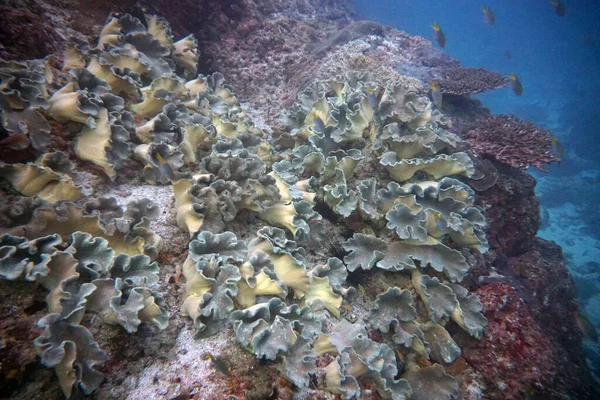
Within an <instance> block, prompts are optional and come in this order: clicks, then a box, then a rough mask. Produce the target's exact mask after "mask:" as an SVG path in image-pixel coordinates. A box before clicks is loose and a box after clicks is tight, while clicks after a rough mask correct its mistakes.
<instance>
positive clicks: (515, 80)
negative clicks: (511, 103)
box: [510, 72, 523, 96]
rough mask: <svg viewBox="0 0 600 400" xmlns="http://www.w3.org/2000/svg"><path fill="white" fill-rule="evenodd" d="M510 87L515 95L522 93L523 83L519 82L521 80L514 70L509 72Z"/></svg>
mask: <svg viewBox="0 0 600 400" xmlns="http://www.w3.org/2000/svg"><path fill="white" fill-rule="evenodd" d="M510 87H511V88H512V90H513V92H515V94H516V95H517V96H520V95H522V94H523V85H522V84H521V81H520V80H519V77H518V76H517V74H515V73H514V72H512V73H511V74H510Z"/></svg>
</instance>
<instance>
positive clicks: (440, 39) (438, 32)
mask: <svg viewBox="0 0 600 400" xmlns="http://www.w3.org/2000/svg"><path fill="white" fill-rule="evenodd" d="M432 28H433V38H434V39H435V42H436V43H437V44H438V46H440V47H441V48H442V49H443V48H444V47H445V46H446V35H444V31H442V28H441V27H440V25H439V24H438V23H437V22H434V23H433V26H432Z"/></svg>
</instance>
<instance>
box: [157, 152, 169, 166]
mask: <svg viewBox="0 0 600 400" xmlns="http://www.w3.org/2000/svg"><path fill="white" fill-rule="evenodd" d="M156 159H157V160H158V162H159V163H161V164H166V163H167V161H166V160H165V159H164V158H163V157H162V156H161V155H160V153H156Z"/></svg>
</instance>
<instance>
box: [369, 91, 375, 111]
mask: <svg viewBox="0 0 600 400" xmlns="http://www.w3.org/2000/svg"><path fill="white" fill-rule="evenodd" d="M367 100H368V101H369V106H371V108H376V107H377V97H375V95H374V94H373V93H367Z"/></svg>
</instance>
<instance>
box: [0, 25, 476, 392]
mask: <svg viewBox="0 0 600 400" xmlns="http://www.w3.org/2000/svg"><path fill="white" fill-rule="evenodd" d="M198 56H199V52H198V50H197V48H196V41H195V39H194V37H193V36H188V37H186V38H183V39H181V40H179V41H174V39H173V35H172V34H171V30H170V28H169V25H168V24H167V22H166V21H165V20H164V19H162V18H160V17H156V16H146V20H145V23H142V22H141V21H140V20H138V19H137V18H134V17H131V16H129V15H114V16H111V17H110V18H109V19H108V21H107V23H106V25H105V26H104V28H103V29H102V32H101V34H100V37H99V41H98V43H97V45H96V46H95V47H93V46H91V45H89V44H88V43H85V42H82V41H80V40H76V39H72V40H70V41H69V43H68V46H67V49H66V51H65V54H64V70H65V71H67V72H68V74H69V75H70V78H69V81H68V83H67V84H66V85H64V86H63V87H61V88H58V89H57V90H55V91H54V93H53V94H52V95H50V94H51V93H52V90H53V89H54V88H55V86H53V84H54V83H53V74H52V70H51V69H50V68H49V67H48V65H47V62H46V61H45V60H39V61H30V62H25V63H17V62H10V61H2V62H1V64H0V71H1V74H0V79H1V81H0V82H1V87H2V92H1V94H0V99H1V114H0V115H1V116H2V122H3V124H2V129H3V131H4V132H5V134H6V135H7V136H11V137H12V136H17V135H19V138H20V140H21V142H22V145H23V146H31V147H32V148H33V149H34V150H36V151H38V152H40V153H41V154H42V155H41V156H40V157H39V158H38V160H37V161H35V162H30V163H27V164H21V163H14V164H2V165H1V166H0V175H2V177H4V178H5V179H6V180H8V181H9V182H10V183H11V184H12V186H13V187H14V190H16V191H18V192H19V193H20V194H21V195H22V196H23V197H21V198H18V199H17V200H14V203H13V204H12V207H13V208H15V209H17V208H18V210H20V211H19V212H18V213H17V212H15V213H14V214H15V215H14V216H10V215H9V217H7V218H8V222H7V223H6V224H5V225H6V226H7V228H5V229H4V228H3V231H4V232H3V233H4V235H3V236H2V237H0V276H1V277H2V278H4V279H9V280H24V281H29V282H37V283H39V284H40V285H41V286H42V287H43V288H45V289H46V290H47V292H48V294H47V307H48V315H47V316H45V317H44V318H43V319H42V320H41V321H40V322H39V325H40V327H43V328H44V332H43V333H42V334H41V336H40V337H38V338H37V339H36V340H35V342H34V345H35V347H36V348H37V350H38V351H39V354H40V355H41V362H42V364H44V365H45V366H48V367H54V368H55V371H56V374H57V376H58V379H59V381H60V384H61V387H62V390H63V392H64V394H65V396H66V397H67V398H68V397H69V396H71V394H72V393H73V392H75V391H81V392H83V393H84V394H90V393H92V392H93V391H94V390H95V389H96V388H98V386H99V385H100V384H101V383H102V380H103V375H102V374H101V373H100V372H99V371H98V366H99V365H100V364H101V363H102V362H104V361H105V360H106V358H107V357H106V355H105V353H104V352H103V351H102V349H100V348H99V346H98V344H97V343H96V342H95V341H94V338H93V337H92V335H91V334H90V332H89V331H88V330H87V329H86V328H85V327H84V326H82V325H81V324H80V323H81V321H82V318H83V316H84V314H86V313H93V314H96V315H98V316H99V317H100V319H101V320H102V321H103V322H104V323H106V324H110V325H120V326H121V327H122V328H123V329H125V330H126V331H127V332H135V331H136V330H137V328H138V326H139V325H140V324H142V323H153V324H155V325H156V326H158V327H159V328H161V329H162V328H165V327H166V326H167V323H168V319H169V315H168V313H167V311H166V308H165V306H164V301H163V297H162V295H161V294H160V293H158V292H157V291H156V290H155V287H156V284H157V281H158V272H159V265H158V264H157V263H156V261H154V260H156V259H157V258H158V255H159V252H160V249H161V245H162V243H161V238H160V237H159V236H158V235H157V234H156V233H154V232H153V231H152V230H151V229H150V221H151V220H152V219H153V218H155V217H156V216H157V215H158V213H159V211H160V210H158V207H157V206H156V205H155V204H153V203H152V202H151V201H150V200H143V201H136V202H132V203H130V204H128V205H127V207H126V209H125V210H123V208H122V207H121V206H120V205H119V204H117V201H116V200H115V198H110V197H98V198H96V197H94V194H93V188H89V187H86V186H85V185H83V184H82V183H81V178H80V177H79V176H78V173H79V172H78V171H76V169H75V167H74V165H73V164H72V163H71V162H70V161H69V157H68V156H67V154H65V153H63V152H53V153H44V151H45V150H46V147H47V146H48V143H47V142H46V140H47V139H46V138H47V137H48V132H49V131H50V129H49V124H48V122H47V121H46V120H45V119H44V117H43V116H42V114H43V115H46V116H47V117H48V118H50V119H52V120H53V121H54V122H55V123H61V124H65V125H68V126H69V127H70V129H74V127H75V128H76V129H77V131H78V133H77V135H76V138H75V140H74V155H76V157H78V158H79V159H81V160H84V161H89V162H91V163H93V164H94V165H96V166H97V167H98V168H99V169H100V170H101V171H102V173H103V174H105V175H106V176H107V177H108V178H109V179H111V180H114V179H115V178H116V177H117V176H118V175H119V173H120V172H121V171H123V170H124V169H125V167H126V165H127V162H128V161H129V160H130V159H131V158H134V159H135V160H137V161H138V162H139V164H138V166H139V169H141V176H142V177H143V179H144V180H145V181H146V182H147V183H149V184H152V185H171V186H172V189H173V196H174V206H175V209H176V220H177V225H178V226H179V228H180V229H181V230H183V231H184V232H186V233H189V237H190V242H189V246H188V248H189V253H188V256H187V259H186V260H185V262H184V263H183V265H182V266H181V269H182V275H183V277H184V279H185V290H186V298H185V300H184V301H183V303H182V305H181V313H182V314H183V315H185V316H187V317H189V319H190V320H191V323H192V324H193V326H194V328H195V331H196V338H197V339H198V340H202V339H203V338H206V337H209V336H211V335H214V334H215V333H216V332H218V331H219V330H221V329H222V328H223V327H225V326H230V327H231V328H232V330H233V334H234V335H235V337H236V339H237V342H239V344H240V346H242V347H243V348H244V349H246V350H247V351H249V352H251V353H253V354H254V355H255V356H256V357H258V358H263V359H266V360H271V361H273V362H279V363H282V364H283V365H284V371H285V376H286V378H287V379H288V380H289V381H291V382H292V383H293V384H294V385H295V386H296V387H297V389H298V390H301V389H302V388H306V387H308V386H309V384H310V382H311V376H312V375H315V374H321V375H324V380H323V381H322V385H321V386H322V387H320V389H323V390H326V391H329V392H331V393H334V394H338V395H341V397H342V398H353V397H355V396H359V395H360V393H361V385H360V384H359V383H361V382H369V383H370V385H371V386H372V387H374V388H376V390H377V392H378V393H379V395H380V396H381V397H382V398H391V399H408V398H410V399H450V398H453V397H454V396H456V395H457V392H458V383H457V381H456V380H455V379H454V378H453V377H452V376H450V375H448V374H447V373H446V372H445V369H444V367H443V366H444V365H447V364H450V363H452V362H453V361H454V360H455V359H456V358H457V357H458V356H459V355H460V353H461V349H460V348H459V346H458V345H457V343H456V342H455V341H454V340H453V338H452V337H451V335H450V334H449V333H448V330H447V329H446V327H447V326H448V324H456V325H457V326H458V327H460V328H462V329H463V330H464V331H466V332H467V333H468V334H469V335H471V336H473V337H475V338H481V337H482V335H483V334H484V329H485V326H486V319H485V318H484V316H483V315H482V313H481V310H482V305H481V302H480V301H479V299H478V298H477V297H476V296H474V295H472V294H469V292H468V291H467V290H466V289H465V288H463V287H462V286H460V282H461V280H462V279H463V278H464V276H465V275H466V274H467V272H468V271H469V264H468V262H467V258H466V257H465V256H466V255H468V252H469V250H471V249H472V250H476V251H480V252H485V251H486V250H487V241H486V238H485V233H484V229H485V219H484V217H483V215H482V213H481V211H480V210H479V209H478V208H476V207H475V206H474V191H473V190H472V189H471V188H470V187H469V186H468V185H467V184H465V183H464V182H463V181H462V180H461V178H462V177H471V176H472V175H473V172H474V167H473V162H472V160H471V159H470V158H469V156H468V155H467V154H466V153H464V152H460V151H457V150H456V149H457V145H458V144H459V143H460V142H461V140H460V138H459V137H458V136H456V135H454V134H453V133H451V132H449V131H448V129H449V127H450V124H449V122H448V121H447V120H446V119H445V118H444V116H443V115H442V114H440V113H439V111H434V110H433V109H432V104H431V102H430V101H429V100H428V99H427V98H426V97H423V96H421V95H420V94H419V90H418V85H419V84H418V82H416V81H414V82H413V81H411V80H406V81H404V82H403V83H401V84H398V85H395V86H391V87H388V86H382V85H380V84H377V83H374V81H373V80H372V79H370V78H369V77H368V76H357V75H352V74H348V75H346V76H343V77H340V78H338V79H336V80H332V81H325V82H316V83H314V84H312V85H311V86H310V87H308V88H307V89H306V90H304V91H303V92H301V93H300V94H299V95H298V101H297V103H296V104H295V105H294V106H293V107H292V108H291V109H290V110H289V112H288V113H287V114H286V115H285V116H284V118H283V121H284V123H285V126H286V129H285V131H284V132H281V133H280V134H278V135H273V136H269V135H266V134H265V133H264V132H263V131H261V130H260V129H258V128H257V127H256V126H255V125H254V123H253V122H252V120H251V119H250V117H249V116H248V115H247V114H246V113H245V112H244V111H243V110H242V108H241V107H240V104H239V102H238V100H237V99H236V97H235V96H234V95H233V94H232V92H231V90H230V89H229V87H227V86H226V85H225V84H224V82H223V76H222V75H221V74H219V73H214V74H212V75H209V76H203V75H196V73H197V71H196V64H197V60H198ZM274 150H276V151H274ZM316 209H328V210H330V212H329V214H331V215H327V217H328V219H327V220H325V219H323V217H322V215H321V213H319V212H317V211H316ZM248 213H251V214H254V215H255V216H256V217H257V218H259V219H260V220H261V221H263V222H264V226H263V227H262V228H260V229H259V230H258V231H257V232H255V234H254V235H253V237H252V238H251V239H250V240H241V239H238V237H237V235H236V232H232V231H229V230H228V228H229V227H230V226H231V225H232V224H231V223H232V221H234V220H239V219H240V218H244V216H247V215H248ZM16 214H19V215H16ZM13 217H14V218H13ZM340 227H344V229H346V230H347V231H350V232H351V234H350V236H349V237H348V238H347V240H345V241H344V242H343V244H342V247H343V250H342V251H340V252H339V253H340V254H337V255H338V256H339V257H327V256H325V257H321V258H319V257H316V258H315V257H314V256H310V255H309V252H308V251H307V249H309V250H310V247H311V243H315V241H319V240H322V239H323V238H324V237H326V236H328V235H330V234H331V229H339V228H340ZM238 235H239V232H238ZM358 269H362V270H364V271H366V272H365V273H363V274H361V275H360V277H359V278H357V279H363V283H364V284H365V285H366V282H368V280H369V276H372V275H373V274H376V273H377V271H378V270H379V271H386V272H388V273H393V274H392V275H393V277H394V278H393V279H390V281H389V282H393V283H388V287H387V288H385V290H383V291H381V292H377V293H366V295H368V296H372V298H373V299H374V300H375V303H374V306H373V307H371V308H370V310H369V311H365V310H367V308H365V307H364V305H361V304H362V303H361V301H360V297H362V296H365V293H363V291H364V289H363V286H362V285H356V286H354V285H351V284H349V283H348V281H347V278H348V277H350V276H352V275H356V272H355V271H356V270H358ZM350 304H352V306H350ZM361 307H362V308H363V310H362V311H363V312H362V315H363V317H362V318H357V317H356V316H355V315H352V314H353V312H356V314H357V315H359V314H360V312H359V311H361V310H360V309H361ZM372 330H378V331H380V333H381V337H382V339H381V340H380V341H375V340H373V339H372V338H371V336H370V335H369V334H367V332H368V331H372ZM326 354H328V355H329V356H328V357H327V358H325V357H324V355H326ZM319 359H323V360H325V359H327V360H329V361H330V362H329V364H328V365H326V366H325V367H324V368H321V364H322V363H320V364H319V365H320V367H319V368H318V367H317V361H318V360H319ZM363 387H364V386H363Z"/></svg>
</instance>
